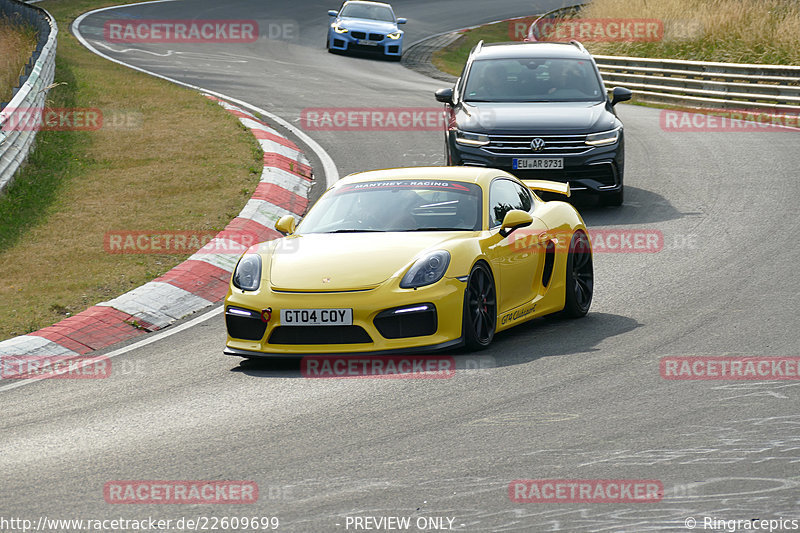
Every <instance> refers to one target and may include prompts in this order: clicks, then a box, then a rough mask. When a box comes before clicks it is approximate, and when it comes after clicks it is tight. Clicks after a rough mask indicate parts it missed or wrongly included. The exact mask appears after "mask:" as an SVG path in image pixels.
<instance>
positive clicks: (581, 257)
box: [562, 230, 594, 318]
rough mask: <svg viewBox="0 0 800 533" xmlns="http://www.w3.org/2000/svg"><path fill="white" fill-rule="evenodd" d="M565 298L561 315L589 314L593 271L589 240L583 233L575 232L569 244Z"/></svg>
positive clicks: (576, 315) (571, 316) (569, 316)
mask: <svg viewBox="0 0 800 533" xmlns="http://www.w3.org/2000/svg"><path fill="white" fill-rule="evenodd" d="M565 286H566V297H565V299H564V310H563V311H562V315H563V316H564V317H567V318H579V317H582V316H585V315H586V313H588V312H589V307H590V306H591V305H592V293H593V292H594V269H593V268H592V249H591V246H590V245H589V238H588V237H587V236H586V234H585V233H584V232H583V231H580V230H579V231H576V232H575V233H574V234H573V235H572V240H571V241H570V243H569V253H568V254H567V276H566V283H565Z"/></svg>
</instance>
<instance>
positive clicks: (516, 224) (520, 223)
mask: <svg viewBox="0 0 800 533" xmlns="http://www.w3.org/2000/svg"><path fill="white" fill-rule="evenodd" d="M531 224H533V217H532V216H531V214H530V213H528V212H527V211H522V210H521V209H512V210H511V211H509V212H508V213H506V216H504V217H503V224H502V225H501V226H500V235H502V236H503V237H508V236H509V235H510V234H511V232H512V231H514V230H516V229H519V228H524V227H525V226H530V225H531Z"/></svg>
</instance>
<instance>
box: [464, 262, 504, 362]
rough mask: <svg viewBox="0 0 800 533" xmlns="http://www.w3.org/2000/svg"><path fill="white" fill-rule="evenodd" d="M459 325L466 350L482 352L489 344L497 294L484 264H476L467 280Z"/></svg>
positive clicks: (492, 335)
mask: <svg viewBox="0 0 800 533" xmlns="http://www.w3.org/2000/svg"><path fill="white" fill-rule="evenodd" d="M461 324H462V325H461V333H462V337H463V339H464V344H465V345H466V347H467V349H469V350H482V349H484V348H486V347H487V346H489V344H491V342H492V339H493V338H494V330H495V327H496V326H497V292H496V291H495V287H494V278H493V277H492V272H491V270H489V267H488V266H486V264H485V263H477V264H476V265H475V266H474V267H473V268H472V272H470V274H469V278H467V288H466V290H465V291H464V316H463V319H462V321H461Z"/></svg>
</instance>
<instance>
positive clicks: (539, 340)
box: [231, 313, 642, 379]
mask: <svg viewBox="0 0 800 533" xmlns="http://www.w3.org/2000/svg"><path fill="white" fill-rule="evenodd" d="M641 325H642V324H640V323H639V322H637V321H636V320H634V319H632V318H630V317H626V316H620V315H612V314H608V313H589V314H588V315H587V316H586V317H584V318H581V319H577V320H569V319H560V318H557V317H549V316H548V317H542V318H537V319H534V320H532V321H530V322H527V323H525V324H520V325H519V326H516V327H514V328H511V329H510V330H506V331H503V332H500V333H498V334H497V335H496V336H495V338H494V341H493V342H492V344H491V346H489V348H488V349H486V350H482V351H479V352H468V351H466V350H464V349H463V348H458V349H455V350H449V351H444V352H439V353H437V354H435V355H441V356H443V357H448V356H451V357H453V358H455V363H456V370H457V371H465V370H466V371H469V370H486V369H491V368H495V367H503V366H511V365H521V364H525V363H528V362H530V361H533V360H536V359H540V358H542V357H552V356H559V355H562V356H563V355H572V354H580V353H586V352H594V351H598V348H595V346H597V345H598V344H599V343H600V342H601V341H603V340H604V339H606V338H608V337H613V336H615V335H621V334H623V333H627V332H629V331H633V330H634V329H636V328H638V327H640V326H641ZM397 355H403V354H397ZM417 355H432V354H417ZM331 357H337V356H336V355H335V354H332V355H331ZM342 357H344V358H348V357H356V358H358V357H362V358H363V357H368V355H367V354H364V355H361V356H359V355H343V356H342ZM378 357H380V356H378ZM300 361H301V358H300V357H297V358H277V357H276V358H263V359H245V360H243V361H241V362H240V363H239V366H237V367H234V368H232V369H231V372H242V373H244V374H246V375H248V376H253V377H262V378H284V379H285V378H302V377H303V376H302V375H301V373H300Z"/></svg>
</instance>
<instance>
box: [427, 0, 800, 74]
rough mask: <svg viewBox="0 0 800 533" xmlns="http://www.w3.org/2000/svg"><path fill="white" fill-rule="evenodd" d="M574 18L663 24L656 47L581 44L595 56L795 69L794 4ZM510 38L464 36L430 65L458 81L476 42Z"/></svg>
mask: <svg viewBox="0 0 800 533" xmlns="http://www.w3.org/2000/svg"><path fill="white" fill-rule="evenodd" d="M580 17H581V18H586V19H603V18H625V19H642V18H647V19H660V20H661V21H662V22H663V24H664V38H663V39H661V40H660V41H655V42H590V41H584V43H583V44H584V45H585V46H586V48H587V49H588V50H589V51H590V52H591V53H593V54H597V55H624V56H633V57H657V58H673V59H689V60H697V61H723V62H733V63H765V64H777V65H800V3H798V2H797V1H796V0H760V1H758V2H756V1H753V0H708V1H703V2H699V1H697V0H659V1H658V2H654V1H653V0H593V1H592V2H591V3H590V4H588V6H587V7H586V8H584V9H583V10H582V11H581V14H580ZM510 35H511V34H510V33H509V22H507V21H504V22H498V23H495V24H488V25H485V26H481V27H479V28H475V29H472V30H468V31H467V32H466V33H465V34H464V35H463V36H462V37H461V38H459V39H458V40H456V41H455V42H453V43H451V44H450V45H449V46H447V47H445V48H443V49H442V50H439V51H437V52H435V53H434V54H433V58H432V61H433V64H434V66H436V67H437V68H438V69H439V70H442V71H443V72H447V73H449V74H452V75H454V76H458V75H460V74H461V69H462V68H463V66H464V63H465V61H466V58H467V56H468V55H469V51H470V50H471V49H472V47H473V46H475V44H477V42H478V41H480V40H481V39H483V40H484V42H487V43H490V42H504V41H509V40H510Z"/></svg>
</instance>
